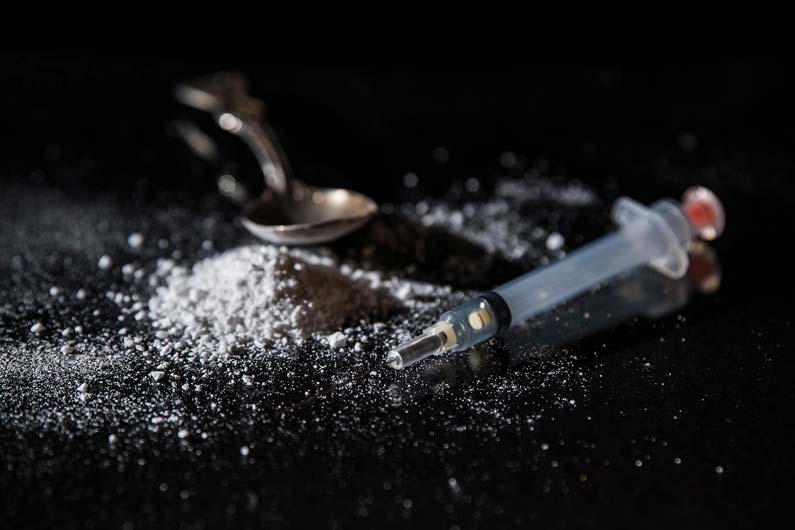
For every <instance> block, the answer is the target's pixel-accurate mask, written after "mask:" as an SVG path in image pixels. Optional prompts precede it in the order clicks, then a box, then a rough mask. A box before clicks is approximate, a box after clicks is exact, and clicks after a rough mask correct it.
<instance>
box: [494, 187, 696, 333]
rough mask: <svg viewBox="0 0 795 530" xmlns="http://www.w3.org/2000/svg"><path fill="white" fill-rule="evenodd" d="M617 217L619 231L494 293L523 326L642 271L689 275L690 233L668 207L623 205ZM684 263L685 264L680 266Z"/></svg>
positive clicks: (682, 219) (616, 211) (681, 217)
mask: <svg viewBox="0 0 795 530" xmlns="http://www.w3.org/2000/svg"><path fill="white" fill-rule="evenodd" d="M613 217H614V219H615V220H616V222H617V223H619V224H621V225H622V227H621V229H620V230H618V231H616V232H614V233H612V234H610V235H607V236H605V237H602V238H600V239H598V240H596V241H594V242H593V243H590V244H588V245H586V246H585V247H583V248H581V249H579V250H577V251H575V252H573V253H572V254H570V255H569V256H568V257H566V259H564V260H562V261H560V262H557V263H553V264H550V265H548V266H547V267H545V268H543V269H541V270H538V271H533V272H530V273H528V274H525V275H523V276H520V277H519V278H516V279H515V280H513V281H510V282H508V283H506V284H504V285H501V286H500V287H497V288H496V289H494V292H496V293H497V294H498V295H500V296H501V297H502V299H503V300H505V303H506V304H507V306H508V308H509V309H510V312H511V320H512V322H513V323H514V324H515V323H519V322H523V321H525V320H527V319H528V318H532V317H533V316H536V315H538V314H540V313H542V312H544V311H547V310H549V309H552V308H553V307H555V306H557V305H559V304H561V303H563V302H565V301H566V300H569V299H571V298H573V297H575V296H577V295H578V294H580V293H583V292H585V291H587V290H589V289H591V288H594V287H596V286H598V285H601V284H603V283H604V282H605V281H607V280H608V279H610V278H612V277H614V276H616V275H618V274H621V273H623V272H626V271H628V270H630V269H632V268H634V267H637V266H639V265H644V264H649V265H652V266H654V267H655V268H657V269H658V270H660V271H661V272H664V273H665V274H668V275H670V276H674V277H675V276H678V275H681V273H684V271H685V270H686V269H687V248H688V246H689V244H690V239H691V233H690V227H689V224H688V222H687V219H686V217H685V216H684V213H682V211H681V210H680V209H679V208H678V207H677V206H676V205H675V204H674V203H672V202H670V201H660V202H658V203H655V204H654V205H653V206H652V207H651V208H646V207H644V206H642V205H640V204H638V203H636V202H635V201H632V200H631V199H620V200H619V201H618V202H617V203H616V206H615V208H614V210H613ZM682 260H684V262H683V261H682Z"/></svg>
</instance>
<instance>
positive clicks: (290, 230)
mask: <svg viewBox="0 0 795 530" xmlns="http://www.w3.org/2000/svg"><path fill="white" fill-rule="evenodd" d="M377 211H378V207H377V206H376V204H375V202H374V201H373V200H372V199H370V198H369V197H367V196H366V195H363V194H361V193H359V192H356V191H351V190H346V189H343V188H315V187H311V186H305V187H303V188H301V189H299V190H293V193H291V194H290V195H280V194H278V193H276V192H274V191H273V190H270V189H268V190H265V191H264V192H263V193H262V194H261V195H260V196H259V197H257V198H256V199H254V200H251V201H249V202H248V203H246V205H245V206H244V207H243V215H242V217H241V222H242V223H243V226H244V227H245V228H246V229H247V230H248V231H249V232H251V233H252V234H254V235H255V236H257V237H258V238H260V239H262V240H265V241H268V242H270V243H277V244H287V245H312V244H316V243H324V242H328V241H333V240H335V239H338V238H340V237H342V236H344V235H347V234H349V233H351V232H353V231H354V230H356V229H358V228H360V227H361V226H362V225H364V224H365V223H367V222H368V221H369V220H370V219H371V218H372V217H373V216H374V215H375V214H376V212H377Z"/></svg>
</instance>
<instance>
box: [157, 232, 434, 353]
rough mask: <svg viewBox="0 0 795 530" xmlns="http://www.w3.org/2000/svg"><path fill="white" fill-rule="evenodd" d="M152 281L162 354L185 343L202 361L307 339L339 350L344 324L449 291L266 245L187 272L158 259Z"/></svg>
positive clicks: (244, 249) (344, 341)
mask: <svg viewBox="0 0 795 530" xmlns="http://www.w3.org/2000/svg"><path fill="white" fill-rule="evenodd" d="M152 278H153V280H154V281H155V282H159V283H162V284H163V285H161V286H160V287H158V288H157V290H156V292H155V295H154V296H153V297H152V298H151V299H150V301H149V316H150V318H151V319H152V321H153V325H154V327H155V328H157V329H158V330H159V331H158V332H157V334H156V336H157V337H158V339H160V340H161V342H162V344H163V345H162V346H161V348H160V350H161V351H163V350H164V349H165V350H166V353H168V352H170V351H171V350H172V349H175V348H178V347H179V346H182V345H183V343H184V341H189V342H190V343H191V344H190V345H191V346H193V347H194V348H193V349H195V350H196V349H197V350H198V352H199V355H200V356H201V357H204V358H207V357H216V356H218V355H222V356H223V355H227V354H230V353H234V352H235V351H236V350H238V349H240V348H243V347H246V346H248V345H254V346H257V347H260V348H262V347H266V346H273V345H282V346H286V345H288V344H289V343H297V344H300V343H302V342H303V341H304V340H305V339H307V338H310V337H312V338H317V339H321V340H322V339H325V340H326V341H327V343H328V344H329V345H330V346H331V347H333V348H338V347H342V346H345V345H346V344H347V343H348V336H347V334H346V333H345V331H344V330H345V329H348V328H349V327H350V326H352V325H354V324H363V325H373V324H374V323H376V322H377V321H378V319H379V318H383V317H386V316H388V315H389V314H390V312H392V311H394V310H396V309H400V308H401V307H407V306H408V307H410V306H416V305H417V304H421V303H422V299H423V297H428V296H433V299H434V300H436V299H438V298H437V297H438V296H440V295H443V294H445V293H446V292H449V289H447V288H444V287H439V286H434V285H431V284H423V283H419V282H413V281H408V280H404V279H398V278H395V277H385V276H384V275H383V274H382V273H380V272H376V271H365V270H362V269H357V268H354V267H351V266H349V265H345V264H339V263H338V262H337V260H336V259H335V258H333V257H332V256H330V255H328V254H326V255H323V254H318V253H313V252H309V251H301V250H296V249H287V248H285V247H274V246H269V245H251V246H243V247H238V248H235V249H232V250H229V251H227V252H224V253H222V254H220V255H217V256H213V257H210V258H207V259H205V260H202V261H199V262H197V263H196V264H195V265H194V266H193V267H192V268H187V267H182V266H177V265H176V264H175V263H174V261H172V260H160V261H159V262H158V265H157V270H156V271H155V273H154V274H153V276H152Z"/></svg>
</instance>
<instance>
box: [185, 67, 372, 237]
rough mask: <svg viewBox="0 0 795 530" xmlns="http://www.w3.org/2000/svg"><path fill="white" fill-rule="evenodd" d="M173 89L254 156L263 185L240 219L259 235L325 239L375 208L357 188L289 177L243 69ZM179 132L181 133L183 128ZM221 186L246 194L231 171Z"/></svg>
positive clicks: (348, 230)
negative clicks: (314, 184) (207, 115)
mask: <svg viewBox="0 0 795 530" xmlns="http://www.w3.org/2000/svg"><path fill="white" fill-rule="evenodd" d="M175 95H176V98H177V100H178V101H179V102H180V103H182V104H184V105H187V106H189V107H193V108H195V109H199V110H203V111H206V112H208V113H210V114H211V115H212V116H213V118H214V119H215V122H216V123H217V124H218V125H219V126H220V127H221V128H222V129H224V130H225V131H228V132H230V133H232V134H235V135H237V136H239V137H240V138H241V139H242V140H243V141H244V142H245V143H246V145H248V147H249V148H250V149H251V151H252V152H253V154H254V156H255V157H256V159H257V162H259V166H260V168H261V169H262V174H263V176H264V177H265V184H266V186H267V188H266V189H265V191H264V192H263V193H262V194H261V195H260V196H259V197H257V198H256V199H253V200H250V201H247V202H246V204H245V206H244V207H243V216H242V222H243V226H245V227H246V228H247V229H248V230H249V232H251V233H252V234H254V235H255V236H257V237H259V238H260V239H263V240H265V241H268V242H270V243H279V244H288V245H311V244H315V243H327V242H329V241H333V240H335V239H338V238H340V237H342V236H344V235H346V234H349V233H351V232H353V231H354V230H356V229H357V228H360V227H361V226H362V225H364V224H365V223H367V221H369V220H370V219H371V218H372V217H373V216H374V215H375V214H376V212H377V211H378V206H377V205H376V203H375V201H373V200H372V199H371V198H369V197H367V196H366V195H364V194H362V193H359V192H356V191H352V190H347V189H343V188H318V187H315V186H310V185H308V184H306V183H304V182H302V181H300V180H298V179H296V178H294V177H293V176H292V172H291V170H290V165H289V163H288V161H287V157H286V156H285V154H284V152H283V151H282V149H281V147H280V146H279V144H278V142H277V141H276V136H275V135H274V134H273V131H271V130H270V128H269V127H268V125H267V124H266V122H265V120H264V114H265V105H264V104H263V102H262V101H260V100H259V99H256V98H253V97H251V96H250V95H249V93H248V83H247V81H246V79H245V78H244V77H243V76H242V75H240V74H236V73H227V72H223V73H218V74H215V75H212V76H209V77H206V78H202V79H198V80H196V81H193V82H190V83H183V84H180V85H178V86H177V87H176V90H175ZM180 133H181V134H182V136H183V138H185V137H186V135H185V134H184V131H180ZM194 134H195V131H194ZM188 143H189V144H190V141H189V142H188ZM194 151H197V150H196V149H194ZM197 152H198V153H199V154H202V153H201V150H198V151H197ZM225 188H226V192H229V193H225V194H226V195H227V196H230V197H233V198H234V197H236V198H237V199H238V200H240V199H242V197H244V196H245V195H246V194H245V192H244V191H243V189H242V188H241V187H240V185H239V183H237V182H236V180H235V179H234V177H232V176H230V175H225V176H222V177H220V178H219V189H221V191H222V193H224V192H225Z"/></svg>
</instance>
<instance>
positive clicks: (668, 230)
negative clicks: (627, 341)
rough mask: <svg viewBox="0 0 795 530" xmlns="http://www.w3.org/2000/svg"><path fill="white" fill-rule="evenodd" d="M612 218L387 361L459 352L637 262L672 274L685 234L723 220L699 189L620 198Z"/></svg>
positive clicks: (711, 229)
mask: <svg viewBox="0 0 795 530" xmlns="http://www.w3.org/2000/svg"><path fill="white" fill-rule="evenodd" d="M613 220H614V221H615V222H616V223H617V224H618V225H619V226H620V227H621V229H620V230H618V231H616V232H614V233H612V234H610V235H607V236H605V237H602V238H600V239H598V240H596V241H594V242H593V243H590V244H588V245H586V246H585V247H583V248H581V249H579V250H577V251H575V252H574V253H572V254H571V255H569V256H568V257H567V258H566V259H564V260H562V261H560V262H558V263H555V264H552V265H550V266H548V267H545V268H543V269H541V270H539V271H534V272H530V273H528V274H525V275H523V276H520V277H519V278H517V279H515V280H513V281H511V282H508V283H506V284H504V285H502V286H500V287H497V288H496V289H494V290H493V291H490V292H488V293H484V294H482V295H480V296H478V297H476V298H473V299H471V300H469V301H467V302H465V303H463V304H461V305H459V306H458V307H455V308H453V309H451V310H450V311H447V312H446V313H444V314H442V316H441V318H440V319H439V321H438V322H437V323H436V324H434V325H433V326H431V327H430V328H428V329H426V330H425V332H424V333H423V334H422V335H420V336H419V337H416V338H414V339H412V340H410V341H409V342H406V343H404V344H401V345H400V346H398V347H396V348H394V349H392V350H390V351H389V353H388V354H387V357H386V363H387V365H389V366H391V367H392V368H395V369H400V368H404V367H406V366H409V365H411V364H413V363H415V362H417V361H421V360H422V359H425V358H426V357H429V356H431V355H438V354H441V353H444V352H448V351H463V350H466V349H468V348H470V347H472V346H474V345H475V344H479V343H481V342H483V341H485V340H488V339H490V338H491V337H493V336H494V335H496V334H497V333H498V332H500V331H502V330H504V329H506V328H508V327H510V326H511V324H518V323H521V322H524V321H525V320H527V319H529V318H532V317H534V316H537V315H540V314H541V313H543V312H545V311H547V310H549V309H552V308H554V307H556V306H557V305H558V304H560V303H562V302H565V301H566V300H569V299H571V298H573V297H575V296H577V295H578V294H580V293H582V292H584V291H587V290H588V289H591V288H594V287H596V286H598V285H601V284H603V283H604V282H606V281H608V280H609V279H610V278H612V277H614V276H616V275H617V274H621V273H623V272H626V271H628V270H630V269H632V268H634V267H637V266H639V265H649V266H651V267H652V268H654V269H656V270H657V271H658V272H660V273H662V274H665V275H667V276H669V277H672V278H679V277H681V276H683V275H684V274H685V272H686V271H687V266H688V259H687V251H688V249H689V248H690V243H691V241H692V239H693V238H694V237H701V238H702V239H714V238H716V237H717V236H719V235H720V233H721V232H722V231H723V227H724V224H725V217H724V212H723V206H722V205H721V203H720V201H719V200H718V198H717V197H716V196H715V195H714V194H713V193H712V192H711V191H709V190H708V189H706V188H702V187H695V188H690V189H689V190H687V192H685V194H684V197H683V200H682V203H681V204H677V203H675V202H673V201H671V200H662V201H658V202H656V203H654V204H653V205H652V206H651V207H649V208H646V207H644V206H642V205H640V204H638V203H637V202H635V201H633V200H632V199H628V198H626V197H625V198H621V199H619V200H618V201H616V203H615V205H614V206H613Z"/></svg>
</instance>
